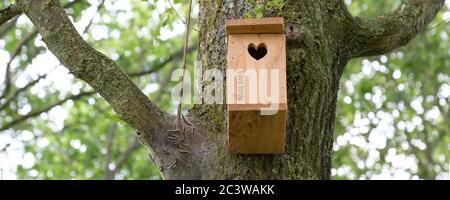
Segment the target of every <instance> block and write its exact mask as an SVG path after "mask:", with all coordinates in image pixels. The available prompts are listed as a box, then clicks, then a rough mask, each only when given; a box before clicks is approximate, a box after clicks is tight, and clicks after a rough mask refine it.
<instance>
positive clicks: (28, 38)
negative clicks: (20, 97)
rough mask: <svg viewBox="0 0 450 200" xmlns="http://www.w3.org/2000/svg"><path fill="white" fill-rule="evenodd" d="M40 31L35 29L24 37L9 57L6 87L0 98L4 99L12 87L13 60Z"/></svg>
mask: <svg viewBox="0 0 450 200" xmlns="http://www.w3.org/2000/svg"><path fill="white" fill-rule="evenodd" d="M37 34H38V32H37V31H36V30H33V31H32V32H30V33H29V34H28V35H26V36H25V37H23V38H22V39H21V40H20V41H19V44H18V45H17V46H16V48H14V50H13V52H12V53H11V58H10V59H9V62H8V63H7V64H6V72H5V87H4V89H3V93H2V95H0V99H3V98H5V97H6V95H8V93H9V90H10V89H11V63H12V61H13V60H14V59H15V58H16V57H17V56H18V55H19V53H20V51H21V50H22V47H23V46H25V45H27V44H28V42H30V41H31V40H32V39H33V38H34V37H36V35H37Z"/></svg>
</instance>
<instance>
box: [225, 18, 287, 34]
mask: <svg viewBox="0 0 450 200" xmlns="http://www.w3.org/2000/svg"><path fill="white" fill-rule="evenodd" d="M283 25H284V19H283V18H282V17H272V18H262V19H231V20H226V30H227V34H245V33H254V34H258V33H264V34H270V33H278V34H282V33H284V26H283Z"/></svg>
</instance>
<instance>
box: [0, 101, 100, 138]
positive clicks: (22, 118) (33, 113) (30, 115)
mask: <svg viewBox="0 0 450 200" xmlns="http://www.w3.org/2000/svg"><path fill="white" fill-rule="evenodd" d="M95 93H96V92H82V93H79V94H77V95H71V96H68V97H66V98H64V99H62V100H59V101H57V102H55V103H53V104H51V105H48V106H47V107H44V108H41V109H37V110H32V111H31V112H29V113H28V114H26V115H23V116H21V117H19V118H17V119H14V120H12V121H11V122H9V123H7V124H5V125H3V126H2V127H0V131H4V130H6V129H8V128H11V127H13V126H14V125H16V124H18V123H20V122H23V121H25V120H27V119H29V118H31V117H35V116H38V115H40V114H41V113H44V112H47V111H49V110H50V109H52V108H54V107H56V106H59V105H61V104H63V103H65V102H66V101H68V100H76V99H79V98H81V97H84V96H89V95H91V94H95Z"/></svg>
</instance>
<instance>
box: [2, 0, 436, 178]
mask: <svg viewBox="0 0 450 200" xmlns="http://www.w3.org/2000/svg"><path fill="white" fill-rule="evenodd" d="M199 2H200V30H199V41H200V44H199V51H200V52H199V57H198V60H199V61H200V63H201V64H202V67H203V70H207V69H213V68H214V69H221V70H225V68H226V56H225V55H226V41H225V40H226V34H225V20H226V19H236V18H244V16H247V15H254V14H255V12H257V11H256V10H261V9H260V8H263V9H264V12H263V15H264V17H270V16H282V17H284V19H285V21H286V24H285V34H286V38H287V86H288V91H287V92H288V118H287V130H286V147H285V149H286V153H284V154H282V155H231V154H229V153H228V150H227V143H226V137H227V135H226V127H227V126H226V109H225V108H226V107H225V105H197V106H195V107H194V108H193V109H192V110H191V112H190V117H189V119H188V120H190V121H192V122H193V125H192V124H191V123H188V122H186V120H185V122H184V123H183V128H182V130H173V129H174V127H175V124H174V117H173V116H169V115H168V114H167V113H164V112H163V111H161V110H160V109H159V108H157V107H156V106H155V105H154V104H153V103H152V102H150V101H149V100H148V98H147V97H146V96H145V95H144V94H143V93H142V92H141V91H140V90H139V89H138V88H137V86H136V85H135V84H134V83H133V82H132V81H131V80H130V79H129V78H128V76H127V74H126V73H124V72H123V71H122V70H121V69H120V68H119V67H118V66H117V65H116V64H115V63H114V62H113V61H112V60H111V59H109V58H107V57H106V56H104V55H103V54H101V53H100V52H98V51H96V50H95V49H93V48H92V47H90V46H89V45H88V44H87V43H86V42H85V41H83V39H82V38H81V37H80V36H79V34H78V33H77V32H76V29H75V28H74V27H73V25H72V23H71V22H70V20H69V18H68V16H67V14H66V13H65V12H64V9H63V7H62V6H61V5H60V3H59V1H57V0H32V1H31V0H17V3H16V4H17V6H18V7H16V6H14V7H12V8H14V9H20V11H17V10H13V11H14V12H12V11H11V10H10V9H7V10H5V11H2V12H0V19H2V21H5V20H7V19H10V18H11V17H13V16H14V15H15V14H17V13H20V12H24V13H25V14H26V15H27V16H28V17H29V18H30V19H31V21H32V22H33V24H34V25H35V26H36V28H37V30H38V31H39V33H40V34H41V35H42V38H43V41H44V42H45V43H46V44H47V47H48V48H49V50H50V51H52V52H53V53H54V54H55V56H56V57H57V58H58V59H59V60H60V61H61V62H62V63H63V64H64V65H65V66H66V67H67V68H68V69H69V70H70V72H71V73H73V74H74V75H75V76H76V77H77V78H80V79H82V80H84V81H86V82H87V83H88V84H90V85H91V86H92V87H93V88H94V89H95V90H96V92H98V93H99V94H100V95H101V96H102V97H103V98H104V99H105V100H106V101H107V102H108V103H109V105H110V106H111V107H112V108H113V109H114V110H115V111H116V113H117V114H118V115H119V116H120V117H121V118H122V119H123V120H124V121H125V122H126V123H127V124H129V125H130V126H131V127H133V128H134V129H135V130H136V132H137V134H138V135H139V137H140V139H141V141H142V142H143V143H144V144H145V145H146V146H147V147H148V148H149V151H150V157H151V158H152V160H153V161H154V163H155V164H156V166H158V167H159V168H160V170H161V172H162V174H163V176H164V177H165V178H168V179H329V178H330V168H331V163H330V160H331V155H332V144H333V127H334V123H335V113H336V112H335V111H336V99H337V94H338V90H339V79H340V77H341V74H342V71H343V70H344V67H345V64H346V63H347V61H348V60H349V59H350V58H352V57H358V56H372V55H379V54H383V53H386V52H389V51H391V50H393V49H395V48H398V47H400V46H402V45H405V44H406V43H407V42H408V41H410V40H411V39H412V38H414V37H415V35H417V33H419V32H420V31H423V30H424V29H425V28H426V26H427V24H428V23H429V22H430V21H431V20H432V19H433V18H434V16H435V15H436V13H437V12H438V11H439V9H440V8H441V7H442V6H443V3H444V0H427V1H424V0H408V1H407V2H406V3H405V4H404V5H402V6H401V9H397V10H396V11H394V12H393V13H390V14H387V15H385V16H380V17H376V18H373V19H359V18H356V17H352V16H351V15H350V14H349V13H348V11H347V8H346V6H345V4H344V2H343V1H341V0H335V1H330V0H303V1H298V0H281V1H280V0H258V1H257V2H258V3H255V2H254V0H215V1H203V0H201V1H199ZM256 8H258V9H256ZM11 12H12V14H11ZM0 22H1V21H0ZM0 24H1V23H0ZM224 96H226V95H224ZM187 133H192V134H187Z"/></svg>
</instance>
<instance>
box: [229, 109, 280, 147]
mask: <svg viewBox="0 0 450 200" xmlns="http://www.w3.org/2000/svg"><path fill="white" fill-rule="evenodd" d="M285 123H286V110H282V111H281V110H280V111H278V112H277V114H275V115H260V113H259V111H255V110H253V111H252V110H250V111H231V112H229V113H228V130H229V132H228V148H229V149H228V150H229V152H230V153H233V154H280V153H284V143H285V142H284V141H285V134H284V132H285V131H286V124H285Z"/></svg>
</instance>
